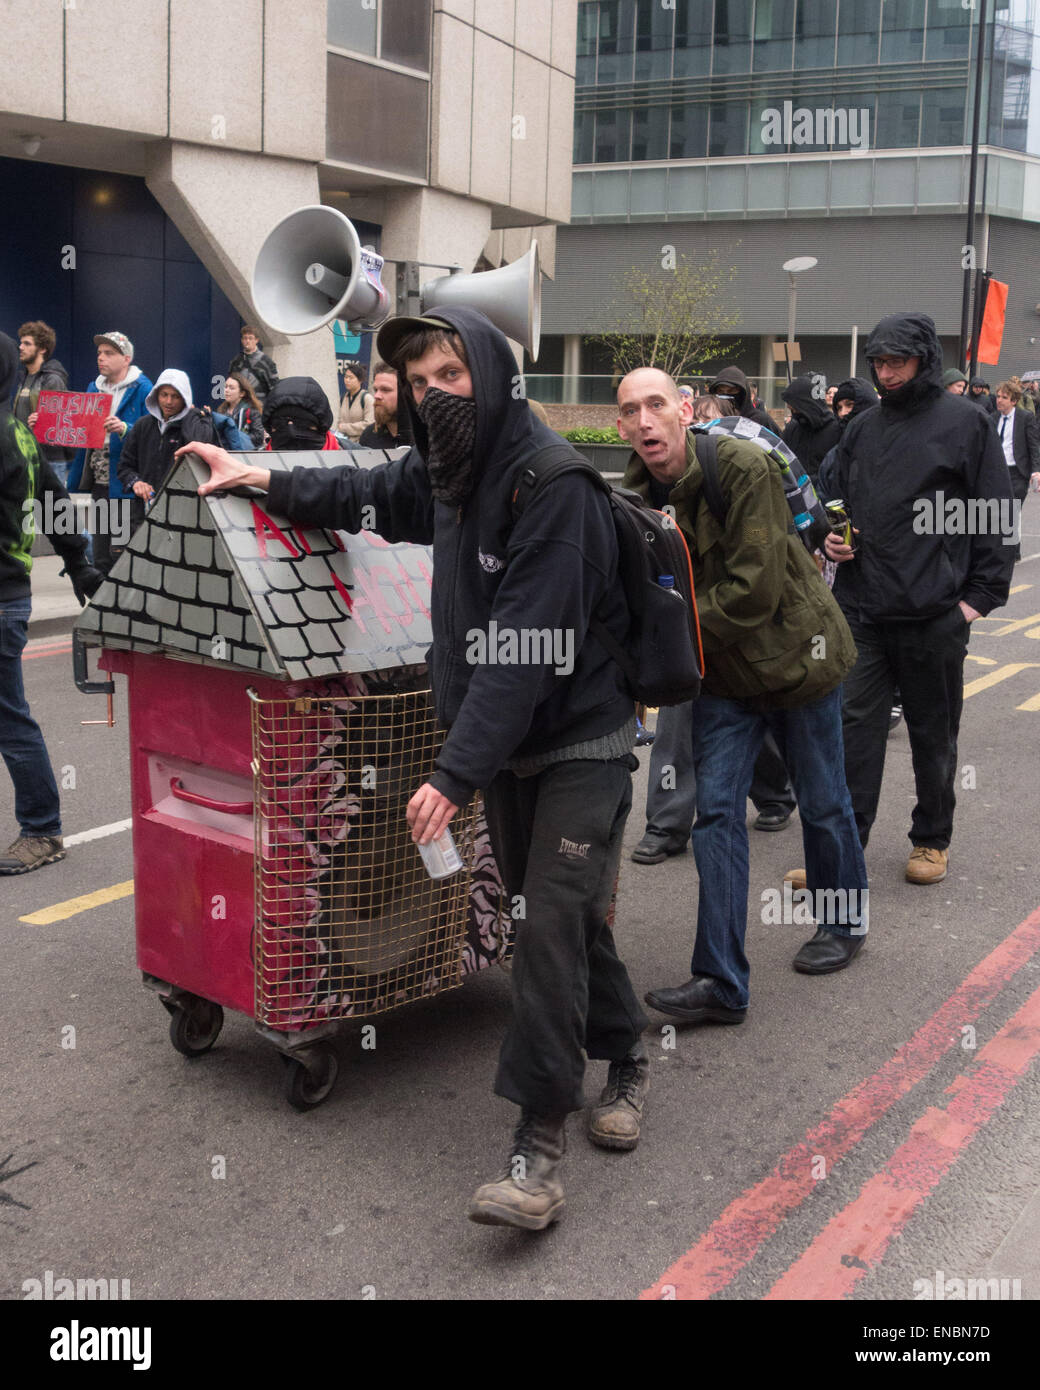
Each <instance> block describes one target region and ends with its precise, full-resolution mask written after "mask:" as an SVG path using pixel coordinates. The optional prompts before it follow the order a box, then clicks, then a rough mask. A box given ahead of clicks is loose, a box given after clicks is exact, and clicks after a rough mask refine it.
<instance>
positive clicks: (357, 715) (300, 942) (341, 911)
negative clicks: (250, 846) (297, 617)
mask: <svg viewBox="0 0 1040 1390" xmlns="http://www.w3.org/2000/svg"><path fill="white" fill-rule="evenodd" d="M252 731H253V773H254V787H255V810H256V814H255V826H256V912H255V919H254V943H253V959H254V966H255V978H256V1019H257V1022H258V1023H263V1024H266V1025H268V1026H269V1027H272V1028H276V1029H282V1028H299V1027H301V1026H306V1025H307V1024H309V1023H310V1024H315V1023H318V1022H324V1021H326V1020H330V1019H334V1018H347V1017H351V1018H359V1017H365V1016H367V1015H371V1014H374V1013H380V1012H382V1011H384V1010H386V1009H389V1008H392V1007H394V1006H396V1005H397V1004H401V1003H405V1002H407V1001H408V1000H411V999H415V998H418V997H421V996H428V995H432V994H436V993H439V992H440V991H442V990H445V989H450V988H453V987H455V986H457V985H459V984H461V982H462V975H463V974H464V973H465V970H464V967H463V950H464V945H465V938H466V932H467V925H468V922H469V916H470V892H471V886H472V881H473V874H474V871H475V870H477V871H478V872H479V871H480V869H481V863H480V862H478V861H481V860H482V858H486V857H487V854H486V853H485V852H486V850H487V845H486V833H484V834H481V833H480V831H482V828H483V816H482V814H481V808H480V803H479V799H478V800H476V801H474V803H472V804H471V805H470V806H469V807H467V808H466V809H465V810H464V811H460V812H458V813H457V814H456V815H455V817H454V818H453V820H452V821H451V826H450V829H451V831H452V834H453V836H454V838H455V843H456V847H457V848H458V851H459V854H460V856H461V858H462V861H463V868H462V870H461V871H459V872H458V873H456V874H454V875H452V876H451V877H449V878H445V879H441V880H433V879H431V878H430V877H429V876H428V874H427V872H426V869H425V868H424V866H423V862H422V859H421V858H420V855H419V852H418V850H417V849H416V847H415V845H414V844H413V842H412V838H411V832H410V830H409V828H408V824H407V820H406V815H405V812H406V808H407V805H408V801H409V799H410V798H411V796H412V795H413V794H414V792H415V791H416V790H417V788H418V787H419V786H420V785H421V784H422V783H423V782H424V781H426V780H427V779H428V777H429V776H430V775H431V773H432V772H433V768H434V759H435V758H436V755H437V752H438V750H439V748H440V746H441V743H442V741H443V737H444V734H443V731H442V730H441V729H439V728H438V727H437V724H436V721H435V718H434V713H433V708H432V702H431V700H430V697H429V692H428V691H426V690H420V691H409V692H407V693H401V692H397V693H394V694H388V695H384V694H380V695H351V696H350V697H349V698H344V699H323V698H315V697H313V696H306V697H303V698H297V699H289V700H264V699H258V698H256V697H254V698H253V701H252ZM493 910H494V915H495V917H496V918H497V917H499V916H500V912H501V906H500V904H499V903H497V902H496V903H494V904H493Z"/></svg>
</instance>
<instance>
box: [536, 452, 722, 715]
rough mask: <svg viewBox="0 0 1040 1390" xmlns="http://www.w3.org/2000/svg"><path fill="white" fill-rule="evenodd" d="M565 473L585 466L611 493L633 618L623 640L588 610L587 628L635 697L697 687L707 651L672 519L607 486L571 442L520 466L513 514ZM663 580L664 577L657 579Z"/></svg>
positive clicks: (668, 697) (684, 692) (675, 698)
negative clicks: (607, 653) (521, 467)
mask: <svg viewBox="0 0 1040 1390" xmlns="http://www.w3.org/2000/svg"><path fill="white" fill-rule="evenodd" d="M563 473H584V474H585V475H586V476H587V477H588V478H589V479H590V481H591V482H593V483H594V484H595V485H596V486H597V487H598V488H599V489H600V491H601V492H605V493H606V494H607V496H608V497H609V499H610V509H611V513H612V515H613V518H614V529H615V531H616V532H617V538H618V574H619V577H620V579H621V583H622V585H623V587H624V590H625V596H626V598H627V599H628V607H629V612H630V614H631V625H630V627H629V632H628V637H627V639H626V641H625V643H624V644H622V643H620V642H618V641H617V640H616V639H615V637H614V636H613V634H612V633H611V632H610V631H609V630H608V628H607V626H606V624H605V623H604V622H603V620H602V618H601V616H600V614H599V611H597V612H596V613H594V614H593V616H592V621H591V622H590V624H589V629H590V631H591V632H593V633H594V634H595V636H596V637H597V638H598V640H599V642H600V643H601V644H602V646H603V647H605V648H606V650H607V651H608V652H609V653H610V655H611V657H613V659H614V660H615V661H616V662H617V664H618V665H619V666H620V667H621V670H622V671H623V672H624V675H625V679H626V681H627V683H628V687H629V690H630V691H631V693H632V695H633V697H634V698H635V700H636V701H637V703H639V704H643V705H651V706H658V705H681V704H685V702H686V701H687V700H695V699H696V698H697V696H698V695H699V694H700V688H701V677H702V676H703V675H704V653H703V650H702V648H701V631H700V625H699V623H698V621H697V603H696V599H695V598H694V593H693V568H692V566H691V564H690V552H689V550H688V549H687V547H686V541H685V540H684V539H683V534H682V532H681V531H680V530H679V528H678V526H677V525H676V524H675V521H674V519H673V518H672V517H671V516H669V515H668V514H667V513H665V512H658V511H654V509H653V508H652V507H650V506H648V505H647V503H646V502H644V501H643V499H642V498H641V497H639V496H638V495H637V494H636V493H634V492H626V491H623V490H621V489H616V488H612V487H611V485H610V484H609V483H608V482H607V480H606V479H605V478H604V477H603V475H602V474H601V473H600V472H599V471H598V470H597V469H595V468H594V467H593V466H592V464H591V463H589V462H588V461H587V460H585V459H583V458H582V457H581V456H580V454H578V453H576V452H575V450H574V449H572V448H571V446H570V445H569V444H563V443H561V444H558V445H557V444H550V445H549V446H548V447H547V448H545V449H541V450H539V452H538V453H537V454H536V455H535V456H534V457H533V458H532V459H531V461H530V463H529V464H528V465H527V467H526V468H524V469H522V470H521V472H520V474H519V477H518V480H517V484H516V487H515V488H514V490H513V496H512V508H513V520H514V521H516V520H517V519H518V518H519V517H520V516H521V514H522V513H523V511H524V508H525V507H526V506H527V505H528V503H529V502H530V501H531V498H532V497H533V496H534V495H535V493H536V492H538V491H540V490H541V489H542V488H543V487H545V486H546V485H547V484H548V483H549V482H550V481H551V480H552V479H553V478H558V477H559V476H560V475H561V474H563ZM662 581H668V582H666V583H665V582H662Z"/></svg>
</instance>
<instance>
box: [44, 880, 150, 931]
mask: <svg viewBox="0 0 1040 1390" xmlns="http://www.w3.org/2000/svg"><path fill="white" fill-rule="evenodd" d="M133 891H134V881H133V879H132V878H131V879H128V880H127V882H126V883H113V885H112V887H111V888H99V889H98V890H97V892H96V893H84V894H83V895H82V896H81V897H78V898H68V899H67V900H66V901H65V902H63V903H55V904H54V906H53V907H41V908H40V910H39V912H30V913H29V915H28V917H19V918H18V920H19V922H31V923H32V925H33V926H34V927H46V926H49V925H50V923H51V922H64V921H65V919H66V917H75V916H76V914H77V912H86V911H88V909H90V908H92V907H104V905H105V903H114V902H118V900H119V899H120V898H129V897H131V896H132V895H133Z"/></svg>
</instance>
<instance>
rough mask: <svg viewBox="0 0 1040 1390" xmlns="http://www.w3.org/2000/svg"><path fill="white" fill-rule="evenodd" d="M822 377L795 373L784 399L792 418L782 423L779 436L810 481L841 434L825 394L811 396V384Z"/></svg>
mask: <svg viewBox="0 0 1040 1390" xmlns="http://www.w3.org/2000/svg"><path fill="white" fill-rule="evenodd" d="M817 381H822V378H821V377H815V378H814V377H812V376H796V377H795V379H794V381H792V382H791V384H790V386H788V387H787V388H786V389H785V391H784V393H783V399H784V400H785V401H786V402H787V404H788V405H789V406H790V407H791V419H790V420H788V422H787V424H786V425H785V426H784V432H783V435H782V436H781V438H782V439H783V441H784V443H785V444H786V445H787V447H788V448H789V449H790V450H792V452H793V453H795V454H797V455H798V462H799V463H800V464H801V465H802V467H803V468H804V469H805V471H806V473H808V475H809V477H810V479H811V480H812V481H813V483H815V482H816V480H817V478H818V477H819V475H820V464H821V463H822V462H823V460H824V458H826V456H827V452H828V450H830V449H833V448H834V446H835V444H837V442H838V440H839V438H840V437H841V428H840V426H839V425H838V422H837V420H836V419H835V418H834V411H833V410H831V408H830V406H829V405H828V404H827V401H826V399H825V398H824V397H819V398H818V397H816V396H814V395H813V387H814V384H815V383H816V382H817Z"/></svg>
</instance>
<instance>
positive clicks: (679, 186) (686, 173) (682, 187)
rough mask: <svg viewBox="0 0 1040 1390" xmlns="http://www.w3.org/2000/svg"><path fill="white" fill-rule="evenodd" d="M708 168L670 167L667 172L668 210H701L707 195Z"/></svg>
mask: <svg viewBox="0 0 1040 1390" xmlns="http://www.w3.org/2000/svg"><path fill="white" fill-rule="evenodd" d="M707 183H708V170H707V168H706V166H704V165H702V166H701V167H700V168H699V169H671V170H669V172H668V211H669V212H703V211H704V205H705V200H706V195H707Z"/></svg>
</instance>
